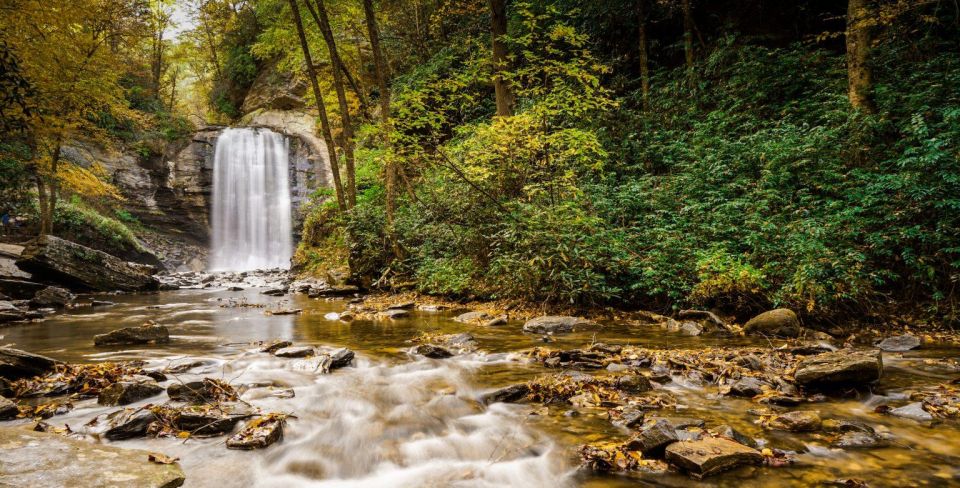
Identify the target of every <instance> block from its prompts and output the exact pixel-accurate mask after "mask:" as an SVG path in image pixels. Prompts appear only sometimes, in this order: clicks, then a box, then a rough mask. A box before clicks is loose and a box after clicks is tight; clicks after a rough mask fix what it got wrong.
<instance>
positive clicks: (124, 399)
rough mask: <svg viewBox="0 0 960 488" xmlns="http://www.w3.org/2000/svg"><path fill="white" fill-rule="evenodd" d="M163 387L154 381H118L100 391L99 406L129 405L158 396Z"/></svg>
mask: <svg viewBox="0 0 960 488" xmlns="http://www.w3.org/2000/svg"><path fill="white" fill-rule="evenodd" d="M161 392H163V387H161V386H160V385H158V384H157V383H156V382H154V381H118V382H116V383H114V384H112V385H110V386H108V387H106V388H104V389H102V390H100V395H99V396H98V397H97V403H99V404H100V405H129V404H131V403H136V402H139V401H140V400H144V399H147V398H150V397H152V396H154V395H159V394H160V393H161Z"/></svg>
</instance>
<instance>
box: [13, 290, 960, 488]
mask: <svg viewBox="0 0 960 488" xmlns="http://www.w3.org/2000/svg"><path fill="white" fill-rule="evenodd" d="M109 299H111V300H114V301H116V302H117V305H116V306H113V307H110V308H107V309H102V310H101V309H90V308H86V309H77V310H73V311H69V312H67V313H64V314H62V315H57V316H54V317H51V318H49V319H47V320H46V321H44V322H42V323H37V324H31V325H24V326H18V327H11V328H7V329H2V330H0V335H2V336H3V338H2V341H0V342H2V343H3V344H9V345H12V346H14V347H18V348H22V349H25V350H29V351H32V352H37V353H41V354H46V355H49V356H52V357H55V358H58V359H62V360H66V361H71V362H96V361H113V360H128V359H143V360H146V361H147V364H148V367H150V368H163V367H167V366H169V365H175V364H180V363H182V362H184V361H201V363H200V364H199V365H197V366H196V367H194V368H193V369H191V370H190V371H189V372H188V373H184V374H181V375H176V377H175V378H172V379H171V380H170V381H188V380H191V379H198V378H202V377H215V378H221V379H223V380H226V381H229V382H230V383H231V384H233V385H244V384H247V385H253V384H258V383H270V384H272V385H273V386H272V387H257V388H250V389H248V390H246V392H245V393H244V394H243V396H242V399H243V400H244V401H247V402H249V403H251V404H252V405H254V406H256V407H259V408H261V409H262V410H263V411H265V412H286V413H291V414H293V415H295V417H294V418H291V419H290V420H289V423H288V425H287V429H286V433H285V438H284V439H283V440H282V441H281V442H279V443H277V444H275V445H273V446H271V447H269V448H267V449H264V450H258V451H232V450H228V449H226V448H225V446H224V445H223V442H224V438H211V439H195V438H191V439H188V440H181V439H175V438H160V439H140V440H129V441H118V442H116V443H115V444H116V445H120V446H129V447H135V448H145V449H149V450H151V451H159V452H163V453H166V454H169V455H173V456H177V457H179V458H180V459H181V461H180V463H181V465H182V466H183V468H184V471H185V472H186V475H187V483H186V486H188V487H217V488H228V487H247V486H263V487H284V488H290V487H299V486H322V487H334V486H336V487H354V486H355V487H423V486H427V487H446V486H456V487H501V486H516V487H523V488H532V487H550V488H554V487H565V486H571V487H572V486H587V487H614V486H637V485H638V484H639V485H640V486H692V485H695V483H694V482H693V481H691V480H690V479H689V478H687V477H686V476H684V475H681V474H675V473H673V474H662V475H644V476H642V477H640V478H639V479H638V478H624V477H618V476H612V475H608V476H601V475H595V474H591V473H586V472H583V471H579V470H577V465H578V459H577V454H576V452H577V446H579V445H580V444H582V443H587V442H598V441H604V440H618V441H623V440H625V439H626V438H627V437H628V436H629V433H628V432H627V431H626V430H621V428H619V427H615V426H614V425H612V424H611V423H610V422H609V420H608V419H607V416H606V410H605V409H601V408H580V409H578V408H575V407H573V406H571V405H569V404H563V405H559V404H558V405H548V406H547V408H546V409H543V407H542V406H540V405H524V404H503V403H495V404H493V405H490V406H483V405H482V404H481V403H480V402H478V397H479V396H480V395H481V394H483V393H484V392H487V391H491V390H493V389H495V388H497V387H502V386H505V385H509V384H513V383H516V382H519V381H526V380H530V379H533V378H535V377H537V376H539V375H542V374H548V373H555V372H556V370H553V371H551V370H547V369H544V368H543V367H542V366H539V365H537V364H532V363H529V362H525V361H523V360H522V355H521V354H519V351H521V350H524V349H528V348H531V347H534V346H537V345H541V344H542V343H541V342H540V336H538V335H530V334H524V333H522V331H521V330H520V329H521V324H520V323H514V322H511V323H509V324H507V325H505V326H501V327H486V328H485V327H481V326H475V325H467V324H462V323H458V322H455V321H453V320H452V319H451V317H452V315H453V312H444V313H428V312H413V313H412V314H411V316H410V317H408V318H404V319H399V320H373V321H371V320H357V321H353V322H341V321H333V320H328V319H326V318H325V317H324V315H325V314H327V313H329V312H336V311H342V310H344V309H345V308H346V307H347V303H346V302H345V301H342V300H320V299H309V298H307V297H306V296H303V295H291V296H287V297H268V296H265V295H262V294H261V293H260V291H259V290H257V289H248V290H244V291H228V290H226V289H223V288H219V289H205V290H179V291H168V292H161V293H158V294H149V295H127V296H116V297H110V298H109ZM237 303H248V304H253V303H262V304H266V305H267V306H270V307H277V306H283V307H296V308H302V309H303V313H302V314H300V315H291V316H271V315H266V314H265V313H264V309H261V308H249V307H236V306H224V305H235V304H237ZM147 320H153V321H156V322H157V323H160V324H165V325H167V326H168V327H170V330H171V334H172V338H171V342H170V343H169V344H163V345H157V346H143V347H136V348H130V347H106V348H102V347H100V348H95V347H94V346H93V341H92V338H93V336H94V335H95V334H98V333H103V332H107V331H109V330H112V329H116V328H118V327H123V326H133V325H139V324H142V323H143V322H145V321H147ZM465 331H468V332H470V333H472V334H473V335H474V336H475V337H476V339H477V341H478V342H479V351H478V352H475V353H470V354H465V355H458V356H455V357H453V358H449V359H443V360H435V359H426V358H424V357H422V356H416V355H413V354H411V353H410V352H409V351H410V347H411V344H409V343H407V342H406V341H408V340H409V339H411V338H413V337H416V336H417V335H418V334H419V333H421V332H443V333H459V332H465ZM272 339H287V340H291V341H293V342H295V343H300V344H314V345H317V346H323V347H348V348H351V349H352V350H354V351H356V353H357V359H356V361H355V364H354V365H353V366H351V367H347V368H343V369H339V370H336V371H334V372H332V373H330V374H326V375H321V374H316V373H311V372H303V371H297V370H295V369H293V368H292V367H291V364H293V361H292V360H290V359H282V358H277V357H274V356H271V355H269V354H266V353H260V352H257V349H258V346H257V345H256V344H255V343H254V342H255V341H261V340H272ZM594 340H597V341H604V342H607V343H609V344H624V345H626V344H635V345H643V346H645V347H656V348H690V347H709V346H717V345H725V346H738V345H743V346H746V345H761V344H760V343H759V342H753V341H752V340H751V339H747V338H733V339H730V338H728V339H721V338H703V337H687V336H683V335H680V334H679V333H671V332H665V331H663V330H661V329H659V328H657V327H655V326H629V325H624V324H606V325H605V327H604V328H603V329H602V330H601V331H600V332H597V333H596V335H594V333H573V334H569V335H563V336H558V337H557V340H556V342H555V343H553V344H550V346H552V347H557V348H573V347H583V346H584V345H585V344H589V343H590V342H591V341H594ZM956 357H957V351H956V350H955V349H922V350H919V351H914V352H909V353H903V354H889V353H888V354H885V356H884V363H885V374H884V377H883V379H882V380H881V382H880V385H879V386H878V387H877V388H876V389H875V392H876V393H874V394H873V395H868V396H864V397H860V398H851V399H846V400H836V399H834V400H831V401H828V402H822V403H815V404H810V405H809V406H808V407H804V408H807V409H813V410H817V411H819V412H820V414H821V416H822V417H823V418H839V419H860V420H863V421H865V422H867V423H869V424H870V425H873V426H876V427H878V428H882V429H884V430H888V431H889V432H890V433H891V434H892V435H893V436H894V438H895V443H894V444H893V445H892V446H891V447H887V448H881V449H873V450H857V451H841V450H836V449H831V448H829V447H828V444H827V443H826V442H825V441H824V440H823V439H822V438H820V437H819V435H818V434H788V433H782V432H770V431H765V430H763V429H761V428H760V427H759V426H757V425H756V424H755V423H754V421H755V418H754V417H752V416H751V415H749V414H748V413H746V411H747V409H750V408H755V407H757V404H755V403H751V402H750V401H749V400H745V399H736V398H729V397H722V396H720V395H717V394H716V388H715V387H711V386H709V385H708V386H701V385H696V384H691V383H690V382H687V381H685V380H683V379H682V378H679V377H678V378H675V381H674V382H672V383H668V384H667V385H666V386H664V388H666V389H667V390H669V391H670V392H671V394H673V395H674V396H676V397H677V398H678V399H679V403H680V406H679V407H678V409H677V411H675V412H674V411H670V412H665V413H664V414H665V415H682V416H686V417H699V418H702V419H704V420H706V422H707V426H708V427H710V426H716V425H719V424H728V425H731V426H733V427H734V428H736V429H738V430H740V431H742V432H743V433H745V434H747V435H749V436H752V437H755V438H759V439H765V440H766V442H767V445H770V446H775V447H779V448H785V449H793V450H797V451H799V452H801V454H799V455H798V457H797V464H795V465H794V466H790V467H785V468H768V467H746V468H740V469H738V470H735V471H733V472H730V473H727V474H724V475H720V476H717V477H714V478H709V479H708V480H707V481H705V482H703V483H702V484H701V485H697V486H730V487H747V486H796V487H800V486H811V485H817V484H819V483H821V482H824V481H828V480H834V479H837V478H849V477H855V478H861V479H864V480H867V481H868V482H869V483H870V484H871V486H950V485H951V484H955V483H957V481H956V480H957V479H958V478H957V476H958V466H960V431H958V429H957V427H956V426H955V425H952V424H942V425H939V426H935V427H929V426H925V425H922V424H919V423H916V422H913V421H910V420H905V419H899V418H894V417H889V416H883V415H879V414H876V413H874V412H873V409H874V407H875V406H876V405H878V404H881V403H884V402H888V401H891V400H896V399H902V398H904V396H905V395H906V394H907V393H908V392H909V390H910V389H911V388H917V387H919V386H922V385H930V384H937V383H942V382H945V381H949V380H951V379H952V378H954V377H955V376H956V374H957V373H956V370H955V369H951V368H950V367H949V364H948V363H947V362H944V361H943V360H944V359H945V358H956ZM163 384H164V385H166V384H169V383H163ZM286 388H292V389H293V391H294V392H295V395H296V396H295V397H293V398H280V397H278V396H277V395H276V393H277V392H278V391H279V390H280V389H286ZM281 396H282V395H281ZM164 400H165V395H164V396H158V397H154V398H153V399H150V400H145V401H142V402H139V403H137V404H135V405H143V404H146V403H148V402H154V403H156V402H162V401H164ZM115 409H116V407H103V406H99V405H97V403H96V399H91V400H84V401H80V402H76V403H75V408H74V410H73V411H71V412H69V413H67V414H65V415H60V416H56V417H53V418H51V419H50V420H49V422H51V423H52V424H54V425H59V426H62V425H64V424H69V425H70V426H71V427H72V428H73V429H74V430H77V431H81V432H82V431H83V429H82V428H81V426H82V425H83V424H85V423H86V422H87V421H89V420H90V419H92V418H93V417H95V416H96V415H99V414H103V413H106V412H110V411H113V410H115ZM104 442H106V441H104Z"/></svg>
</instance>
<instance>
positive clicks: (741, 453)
mask: <svg viewBox="0 0 960 488" xmlns="http://www.w3.org/2000/svg"><path fill="white" fill-rule="evenodd" d="M666 459H667V462H669V463H670V464H673V465H674V466H677V467H678V468H681V469H683V470H684V471H686V472H687V473H689V474H690V475H691V476H692V477H694V478H696V479H701V478H704V477H707V476H712V475H715V474H717V473H721V472H723V471H727V470H730V469H733V468H736V467H739V466H744V465H757V464H760V463H761V462H763V456H762V455H761V454H760V452H758V451H757V450H756V449H752V448H750V447H747V446H744V445H743V444H740V443H737V442H734V441H732V440H729V439H724V438H722V437H705V438H703V439H700V440H696V441H689V442H675V443H673V444H671V445H669V446H667V448H666Z"/></svg>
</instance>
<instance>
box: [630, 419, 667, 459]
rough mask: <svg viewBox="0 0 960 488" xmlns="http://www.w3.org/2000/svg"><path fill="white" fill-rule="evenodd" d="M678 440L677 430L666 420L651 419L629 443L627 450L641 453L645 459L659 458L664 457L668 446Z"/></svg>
mask: <svg viewBox="0 0 960 488" xmlns="http://www.w3.org/2000/svg"><path fill="white" fill-rule="evenodd" d="M678 440H679V437H677V432H676V429H674V427H673V425H671V424H670V422H668V421H666V420H664V419H651V421H648V422H646V423H644V424H643V426H642V427H640V431H639V432H637V433H636V434H634V436H633V437H631V438H630V440H629V441H627V449H628V450H630V451H640V452H641V453H643V456H644V457H653V458H659V457H662V456H663V453H664V449H666V447H667V446H668V445H670V444H672V443H674V442H677V441H678Z"/></svg>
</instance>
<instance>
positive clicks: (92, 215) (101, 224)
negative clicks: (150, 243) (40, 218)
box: [54, 195, 144, 253]
mask: <svg viewBox="0 0 960 488" xmlns="http://www.w3.org/2000/svg"><path fill="white" fill-rule="evenodd" d="M117 216H118V217H120V218H121V219H124V217H126V218H125V219H124V221H129V222H130V223H134V222H135V221H136V219H135V218H134V217H133V216H132V215H130V214H129V213H126V212H123V211H118V212H117ZM54 230H55V232H56V234H57V235H59V236H60V237H64V238H67V239H70V240H74V241H77V242H81V243H101V244H102V245H103V247H105V248H107V249H111V250H115V252H118V253H123V252H128V251H138V252H143V251H144V248H143V245H142V244H140V241H139V240H138V239H137V237H136V235H135V234H134V233H133V231H132V230H130V227H128V226H127V225H126V224H125V223H124V222H122V221H121V220H118V219H114V218H111V217H108V216H106V215H103V214H102V213H100V212H98V211H97V210H96V209H94V208H91V207H90V206H88V205H86V204H85V203H83V200H82V199H81V198H79V197H78V196H76V195H74V196H73V197H72V198H71V199H70V200H69V201H64V200H62V199H61V200H59V201H58V202H57V209H56V212H55V214H54ZM98 247H99V246H98Z"/></svg>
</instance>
